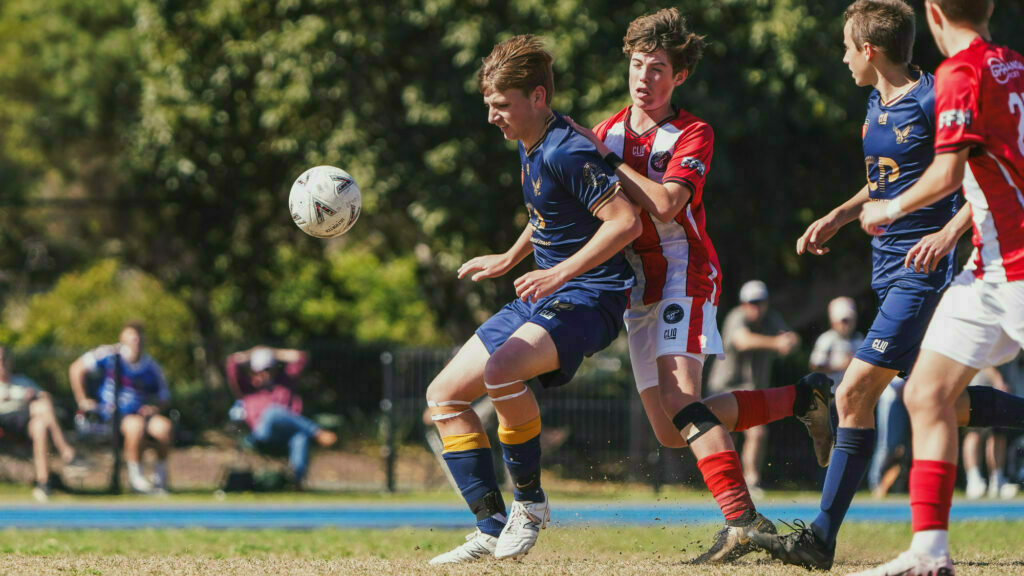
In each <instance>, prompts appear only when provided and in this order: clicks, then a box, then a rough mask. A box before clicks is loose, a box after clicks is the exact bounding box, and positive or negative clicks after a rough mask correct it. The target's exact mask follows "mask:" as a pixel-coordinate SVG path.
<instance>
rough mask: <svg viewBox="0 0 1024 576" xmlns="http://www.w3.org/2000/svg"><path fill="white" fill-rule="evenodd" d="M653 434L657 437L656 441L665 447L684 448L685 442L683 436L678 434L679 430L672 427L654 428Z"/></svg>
mask: <svg viewBox="0 0 1024 576" xmlns="http://www.w3.org/2000/svg"><path fill="white" fill-rule="evenodd" d="M654 436H655V437H656V438H657V439H658V443H659V444H661V445H662V446H664V447H665V448H686V442H685V441H684V440H683V437H682V436H680V435H679V430H676V429H675V428H672V429H670V430H655V431H654Z"/></svg>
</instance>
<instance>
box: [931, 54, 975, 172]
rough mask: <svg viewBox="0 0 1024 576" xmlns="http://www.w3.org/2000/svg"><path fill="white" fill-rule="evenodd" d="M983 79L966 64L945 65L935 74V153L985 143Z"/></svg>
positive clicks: (949, 63) (951, 63)
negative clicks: (980, 101) (981, 109)
mask: <svg viewBox="0 0 1024 576" xmlns="http://www.w3.org/2000/svg"><path fill="white" fill-rule="evenodd" d="M978 97H979V80H978V75H977V73H976V71H975V69H974V68H973V67H972V66H971V65H970V64H968V63H966V62H949V61H947V62H945V63H943V65H941V66H939V69H938V70H937V71H936V73H935V117H936V125H935V126H936V130H935V153H936V154H942V153H944V152H953V151H956V150H959V149H961V148H964V147H966V146H974V145H977V144H981V143H982V141H983V140H984V136H983V131H982V126H981V117H980V116H979V115H978Z"/></svg>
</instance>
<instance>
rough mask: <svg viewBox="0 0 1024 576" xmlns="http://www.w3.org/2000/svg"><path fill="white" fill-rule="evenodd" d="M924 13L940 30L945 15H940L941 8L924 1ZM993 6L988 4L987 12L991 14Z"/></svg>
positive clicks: (933, 3)
mask: <svg viewBox="0 0 1024 576" xmlns="http://www.w3.org/2000/svg"><path fill="white" fill-rule="evenodd" d="M924 7H925V11H926V12H927V13H928V20H929V21H931V23H932V24H934V25H935V26H936V27H938V28H942V19H943V16H945V14H943V13H942V8H939V5H938V4H936V3H935V2H931V1H926V2H925V3H924ZM992 7H993V5H992V4H989V11H990V13H991V9H992Z"/></svg>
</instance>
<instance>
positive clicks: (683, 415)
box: [672, 402, 722, 444]
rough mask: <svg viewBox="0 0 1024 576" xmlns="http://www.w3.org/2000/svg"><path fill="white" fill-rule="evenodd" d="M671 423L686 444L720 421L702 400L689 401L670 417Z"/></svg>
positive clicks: (691, 442) (708, 430)
mask: <svg viewBox="0 0 1024 576" xmlns="http://www.w3.org/2000/svg"><path fill="white" fill-rule="evenodd" d="M672 424H673V425H674V426H675V427H676V429H677V430H679V434H680V435H681V437H682V438H683V440H684V441H685V442H686V443H687V444H693V443H694V442H695V441H697V439H698V438H700V437H701V436H703V435H704V434H706V433H707V432H710V431H711V430H712V429H714V428H715V427H716V426H721V425H722V422H721V420H719V419H718V417H717V416H715V414H714V413H713V412H712V411H711V410H710V409H708V407H707V406H705V405H704V403H703V402H691V403H689V404H687V405H686V406H685V407H683V409H681V410H679V412H677V413H676V414H675V415H674V416H673V417H672Z"/></svg>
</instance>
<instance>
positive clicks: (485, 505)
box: [469, 490, 505, 522]
mask: <svg viewBox="0 0 1024 576" xmlns="http://www.w3.org/2000/svg"><path fill="white" fill-rule="evenodd" d="M469 509H470V510H472V511H473V514H476V520H477V522H479V521H481V520H486V519H488V518H490V517H491V516H494V515H495V514H504V513H505V500H504V499H503V498H502V497H501V492H498V491H497V490H491V491H490V492H488V493H487V494H484V495H483V496H481V497H479V498H477V499H476V500H473V501H472V502H470V504H469Z"/></svg>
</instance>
